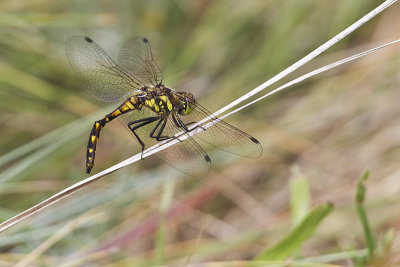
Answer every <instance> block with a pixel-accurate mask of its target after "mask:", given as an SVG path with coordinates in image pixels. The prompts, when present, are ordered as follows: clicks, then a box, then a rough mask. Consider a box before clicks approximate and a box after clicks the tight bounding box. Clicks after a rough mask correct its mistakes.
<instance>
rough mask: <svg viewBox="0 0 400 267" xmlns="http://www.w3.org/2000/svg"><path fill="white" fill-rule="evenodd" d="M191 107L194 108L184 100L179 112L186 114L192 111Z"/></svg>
mask: <svg viewBox="0 0 400 267" xmlns="http://www.w3.org/2000/svg"><path fill="white" fill-rule="evenodd" d="M193 109H194V105H193V104H192V103H190V102H189V101H187V100H186V101H185V103H184V104H183V107H182V111H181V114H182V115H188V114H190V113H191V112H192V111H193Z"/></svg>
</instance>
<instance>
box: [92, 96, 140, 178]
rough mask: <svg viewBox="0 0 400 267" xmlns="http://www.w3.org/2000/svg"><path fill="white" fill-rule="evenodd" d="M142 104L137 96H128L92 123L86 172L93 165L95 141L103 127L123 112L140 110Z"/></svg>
mask: <svg viewBox="0 0 400 267" xmlns="http://www.w3.org/2000/svg"><path fill="white" fill-rule="evenodd" d="M142 106H143V103H142V101H141V100H140V99H139V98H138V97H137V96H132V97H129V98H128V99H127V100H126V101H125V102H124V103H122V105H120V106H119V107H118V108H116V109H115V110H114V111H113V112H111V113H109V114H107V115H106V116H104V118H102V119H101V120H98V121H96V122H95V123H94V125H93V128H92V131H91V132H90V136H89V142H88V145H87V154H86V173H90V171H91V170H92V168H93V165H94V158H95V152H96V145H97V141H98V140H99V137H100V131H101V129H103V127H104V126H105V125H106V124H107V123H108V122H110V121H112V120H113V119H115V118H117V117H118V116H120V115H122V114H125V113H127V112H129V111H132V110H136V109H137V110H140V109H141V108H142Z"/></svg>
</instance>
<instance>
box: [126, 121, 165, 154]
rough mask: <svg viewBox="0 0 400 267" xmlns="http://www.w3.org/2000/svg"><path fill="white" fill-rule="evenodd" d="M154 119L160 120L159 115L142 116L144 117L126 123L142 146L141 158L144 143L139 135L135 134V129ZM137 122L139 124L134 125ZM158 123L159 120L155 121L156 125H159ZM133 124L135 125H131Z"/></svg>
mask: <svg viewBox="0 0 400 267" xmlns="http://www.w3.org/2000/svg"><path fill="white" fill-rule="evenodd" d="M156 120H160V117H148V118H144V119H140V120H135V121H131V122H130V123H128V127H129V129H130V130H131V131H132V133H133V134H134V135H135V137H136V139H137V140H138V142H139V143H140V145H141V147H142V155H141V158H142V159H143V151H144V148H145V144H144V143H143V141H142V139H140V137H139V136H138V135H137V134H136V132H135V130H137V129H139V128H140V127H143V126H145V125H147V124H149V123H152V122H155V121H156ZM138 123H139V125H135V124H138ZM159 124H160V122H159V123H157V125H159ZM133 125H135V126H133Z"/></svg>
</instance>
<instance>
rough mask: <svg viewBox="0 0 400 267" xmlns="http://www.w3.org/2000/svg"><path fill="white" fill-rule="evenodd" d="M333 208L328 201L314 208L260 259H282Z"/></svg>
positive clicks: (300, 243)
mask: <svg viewBox="0 0 400 267" xmlns="http://www.w3.org/2000/svg"><path fill="white" fill-rule="evenodd" d="M332 209H333V204H331V203H327V204H323V205H321V206H318V207H316V208H314V209H313V210H312V211H311V212H310V213H309V214H308V215H307V217H305V218H304V219H303V220H302V221H301V223H299V224H298V225H297V226H296V227H295V228H294V229H293V230H292V231H291V232H290V233H289V234H288V235H287V236H286V237H285V238H284V239H283V240H282V241H281V242H279V243H278V244H276V245H275V246H273V247H272V248H269V249H267V250H266V251H264V252H262V253H260V254H259V256H258V257H257V259H258V260H282V259H284V258H285V257H287V256H289V255H290V254H292V253H293V252H294V251H296V250H297V249H299V248H300V247H301V245H302V244H303V243H304V241H306V240H307V239H308V238H310V237H311V236H312V234H313V233H314V231H315V229H316V228H317V226H318V225H319V223H320V222H321V221H322V219H324V218H325V216H326V215H328V214H329V213H330V212H331V211H332Z"/></svg>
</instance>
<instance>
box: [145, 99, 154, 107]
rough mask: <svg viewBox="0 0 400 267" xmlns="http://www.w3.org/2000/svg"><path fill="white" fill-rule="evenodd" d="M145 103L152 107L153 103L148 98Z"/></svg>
mask: <svg viewBox="0 0 400 267" xmlns="http://www.w3.org/2000/svg"><path fill="white" fill-rule="evenodd" d="M145 103H146V105H147V106H148V107H150V108H151V107H153V104H152V103H151V102H150V100H146V101H145Z"/></svg>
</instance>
